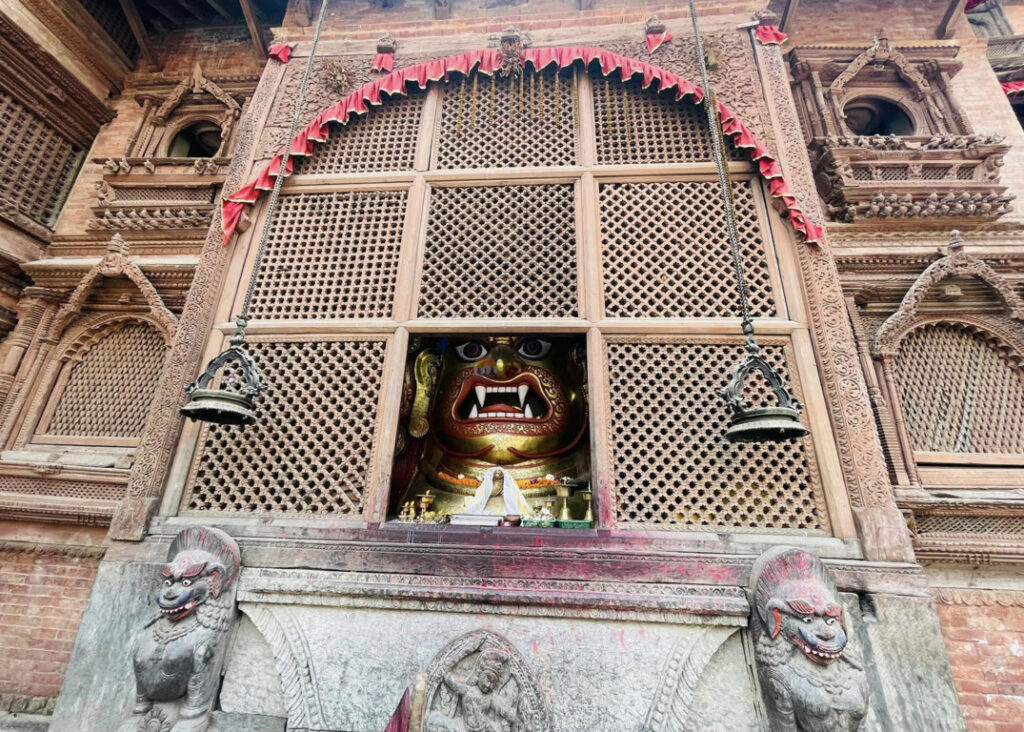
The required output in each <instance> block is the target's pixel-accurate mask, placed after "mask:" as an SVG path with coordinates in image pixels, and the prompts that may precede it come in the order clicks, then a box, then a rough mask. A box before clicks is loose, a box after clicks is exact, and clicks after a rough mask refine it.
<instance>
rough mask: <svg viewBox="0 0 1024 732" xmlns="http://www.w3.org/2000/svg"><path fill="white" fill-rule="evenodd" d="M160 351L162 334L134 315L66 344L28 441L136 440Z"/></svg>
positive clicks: (121, 442)
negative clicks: (35, 426) (76, 344)
mask: <svg viewBox="0 0 1024 732" xmlns="http://www.w3.org/2000/svg"><path fill="white" fill-rule="evenodd" d="M166 351H167V343H166V341H165V340H164V337H163V335H162V334H161V333H160V332H159V331H158V330H157V329H156V328H155V327H153V326H152V325H151V324H149V323H147V322H141V321H138V320H120V321H115V322H114V323H113V324H111V325H108V326H107V327H106V328H104V329H103V330H102V331H100V333H98V334H97V335H96V336H94V337H91V338H88V339H87V341H86V342H84V343H81V344H80V345H78V346H77V347H76V346H74V345H73V346H72V347H70V348H69V349H68V351H67V355H66V356H65V358H64V359H63V363H62V364H61V367H60V371H59V373H58V375H57V379H56V382H55V383H54V386H53V389H52V392H51V395H50V397H49V399H48V401H47V406H46V409H45V410H44V412H43V414H42V417H41V418H40V421H39V424H38V427H37V431H36V436H35V438H34V439H33V442H43V443H61V444H105V445H125V446H132V445H136V444H138V441H139V438H140V437H141V436H142V429H143V427H144V426H145V422H146V413H147V412H148V410H149V405H150V403H151V402H152V399H153V394H154V392H155V391H156V385H157V377H158V376H159V374H160V367H161V365H162V364H163V359H164V355H165V354H166Z"/></svg>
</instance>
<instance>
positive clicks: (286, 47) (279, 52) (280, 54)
mask: <svg viewBox="0 0 1024 732" xmlns="http://www.w3.org/2000/svg"><path fill="white" fill-rule="evenodd" d="M293 45H294V44H291V43H275V44H274V45H273V46H271V47H270V51H269V52H268V53H269V55H270V58H272V59H274V60H275V61H280V62H281V63H283V64H286V63H288V59H290V58H291V57H292V46H293Z"/></svg>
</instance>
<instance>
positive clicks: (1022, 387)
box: [894, 323, 1024, 453]
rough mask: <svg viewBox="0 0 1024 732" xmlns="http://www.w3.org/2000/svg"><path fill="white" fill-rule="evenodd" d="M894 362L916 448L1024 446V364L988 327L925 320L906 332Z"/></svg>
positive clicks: (1005, 449)
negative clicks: (980, 329) (985, 331)
mask: <svg viewBox="0 0 1024 732" xmlns="http://www.w3.org/2000/svg"><path fill="white" fill-rule="evenodd" d="M894 365H895V371H896V373H895V377H896V381H897V384H898V387H899V390H900V398H901V400H902V402H903V415H904V418H905V419H906V422H907V429H908V431H909V432H910V438H911V441H912V442H913V444H914V449H916V450H921V451H927V452H956V453H1022V452H1024V371H1022V370H1021V368H1020V367H1019V366H1018V365H1016V364H1014V363H1013V362H1011V361H1010V360H1009V359H1008V358H1007V357H1006V354H1005V353H1004V352H1003V351H1002V350H1000V349H999V348H998V347H996V345H995V344H993V343H992V342H991V341H990V340H988V339H986V338H985V337H984V336H983V335H981V334H979V333H977V332H974V331H971V330H968V329H966V328H963V327H958V326H956V325H951V324H946V323H937V324H932V325H925V326H923V327H921V328H918V329H916V330H914V331H913V332H911V333H910V334H909V335H907V336H906V338H904V339H903V342H902V343H901V344H900V351H899V354H898V355H897V356H896V358H895V361H894Z"/></svg>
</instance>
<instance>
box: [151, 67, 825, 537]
mask: <svg viewBox="0 0 1024 732" xmlns="http://www.w3.org/2000/svg"><path fill="white" fill-rule="evenodd" d="M291 103H292V100H291V99H290V98H286V97H285V96H282V98H280V99H279V100H278V101H277V102H276V104H277V105H278V107H281V108H284V106H282V105H285V106H286V105H290V104H291ZM287 108H288V109H290V106H288V107H287ZM275 113H276V112H275V110H271V112H270V116H271V118H273V117H274V115H275ZM730 155H731V157H732V158H733V159H732V161H731V162H730V166H731V171H732V176H733V179H734V181H735V199H736V205H737V208H738V215H739V224H740V235H741V238H742V249H743V256H744V259H745V263H746V268H747V285H748V288H749V294H750V300H751V304H752V307H753V310H754V312H755V314H756V316H757V317H758V318H759V321H758V333H759V335H760V336H761V338H762V339H763V342H764V344H765V347H766V353H767V355H768V356H769V357H770V358H771V359H773V361H774V362H775V363H776V364H777V365H778V366H779V367H780V368H781V369H782V370H783V371H784V372H785V373H786V375H787V379H788V380H789V382H790V383H791V384H792V385H793V386H794V389H795V390H796V391H797V393H798V394H802V396H803V398H804V399H805V400H806V401H808V402H809V403H812V404H817V406H816V407H815V408H816V409H818V410H819V412H818V413H819V414H823V413H824V412H823V410H822V407H821V404H820V402H815V400H816V399H820V397H818V396H816V395H817V394H819V391H820V390H819V388H818V387H817V385H816V384H815V382H814V380H815V379H816V378H817V377H816V375H815V374H816V371H815V368H814V365H813V356H812V354H811V352H810V345H809V343H810V340H809V339H808V338H807V337H806V332H807V328H808V326H807V323H806V321H805V320H804V317H805V316H804V315H803V313H804V309H803V306H802V305H799V306H797V307H794V303H801V302H802V294H801V290H800V286H799V285H797V284H796V283H798V282H799V279H798V277H799V275H798V274H797V269H796V267H795V264H794V262H793V259H792V256H793V255H792V251H791V247H792V246H793V243H792V239H791V235H790V233H789V230H788V229H787V228H786V226H785V224H779V219H777V218H776V216H775V214H774V212H773V211H772V210H771V208H770V207H769V206H768V205H767V200H766V193H765V189H764V187H763V185H762V183H761V180H760V178H759V177H758V176H757V174H756V170H755V169H754V167H753V166H752V165H751V164H750V162H749V161H747V160H745V159H741V156H740V155H738V154H734V153H730ZM710 156H711V148H710V138H709V135H708V133H707V131H706V130H705V128H704V124H703V120H702V117H701V112H700V110H699V109H695V108H694V107H693V106H692V105H688V104H687V103H679V104H676V103H674V102H671V101H669V100H668V99H666V98H665V97H663V96H659V95H658V94H657V93H656V92H655V91H652V90H647V91H643V90H640V89H639V88H637V86H636V85H632V84H630V85H626V86H623V85H621V84H619V83H618V82H614V83H611V82H607V81H606V80H605V79H604V77H602V76H601V75H600V74H593V75H591V74H587V73H585V72H584V71H583V69H582V68H580V67H577V68H576V69H575V70H573V72H571V73H570V72H569V71H568V70H566V71H562V72H560V73H559V74H557V75H556V74H554V73H552V72H550V71H548V72H545V73H543V74H531V73H529V72H528V73H527V74H526V75H525V77H524V78H523V80H522V81H521V82H520V81H519V80H518V79H513V80H507V79H502V78H494V79H492V78H489V77H485V76H481V77H479V78H477V77H475V76H470V77H469V78H465V79H464V78H460V77H458V76H457V75H456V76H455V77H454V78H453V79H452V80H451V81H450V82H447V83H443V82H442V83H437V84H434V85H432V86H431V87H430V88H429V90H428V91H427V92H426V93H425V94H419V95H410V96H409V97H402V98H399V99H394V100H390V101H388V102H386V103H385V104H384V105H383V106H382V107H381V108H376V107H375V108H373V109H371V110H370V112H369V113H368V114H367V115H366V116H365V117H360V118H358V119H356V120H354V121H353V123H352V124H351V125H350V126H348V127H346V128H338V129H335V130H333V131H332V137H331V140H330V141H329V142H328V143H326V144H324V145H322V146H320V147H319V148H318V150H317V152H316V154H314V156H313V157H312V158H311V159H310V160H305V161H300V162H298V164H297V168H296V174H295V175H293V176H292V177H290V178H289V179H288V181H287V183H286V185H285V187H284V189H283V192H282V197H281V201H280V207H279V209H278V212H277V214H276V216H275V220H274V222H273V225H272V227H271V234H270V238H269V241H268V245H267V249H266V256H265V258H264V260H263V263H262V266H261V269H260V271H259V272H258V273H257V278H256V282H257V284H256V289H255V297H254V300H253V307H254V309H253V318H252V320H251V321H250V325H249V330H250V332H251V333H252V334H253V336H252V337H253V341H254V345H253V352H254V355H255V357H256V359H257V361H258V362H259V363H260V366H261V368H262V369H263V372H264V375H265V376H266V377H267V379H268V380H269V382H270V387H269V391H268V392H267V393H266V394H265V395H264V396H263V397H261V400H260V406H259V410H260V417H259V422H258V423H257V424H256V425H253V426H252V427H249V428H245V429H237V428H220V427H208V426H198V425H194V424H189V425H188V426H187V427H186V430H185V433H184V436H183V441H182V449H181V452H180V457H179V464H180V467H181V470H178V471H174V475H175V476H176V477H174V478H172V485H171V489H172V491H178V495H179V496H180V504H179V505H180V508H179V510H180V511H181V512H183V513H185V514H188V515H203V516H205V515H209V514H231V515H237V514H242V515H245V514H256V515H266V516H307V517H315V518H318V519H330V518H334V519H340V520H346V521H348V520H352V521H357V522H360V523H367V522H380V521H384V520H387V519H388V518H389V516H388V515H387V514H386V511H387V505H388V495H387V490H388V488H387V486H388V483H389V478H390V477H391V474H392V459H393V455H394V454H395V444H396V439H399V440H400V439H402V436H401V435H400V434H399V432H400V429H401V424H400V420H399V410H400V404H401V400H402V391H403V390H402V384H403V378H404V371H405V368H406V365H407V359H408V353H409V348H410V343H413V342H417V341H422V340H423V339H429V338H443V337H444V336H447V335H454V334H458V335H460V336H466V335H472V334H486V335H503V334H504V335H518V334H523V333H531V334H533V333H550V334H552V335H556V334H557V335H563V336H565V335H572V336H574V337H575V338H576V339H579V340H580V342H582V340H583V339H584V337H585V340H586V348H585V356H584V357H585V359H586V361H587V367H588V368H587V373H588V378H589V399H590V423H589V434H590V435H591V438H590V459H591V463H592V464H591V466H590V472H591V474H592V475H604V476H607V480H608V482H607V483H606V484H605V485H603V486H600V487H597V486H595V488H596V489H597V501H598V503H599V506H598V508H599V509H600V510H599V511H598V512H599V513H601V512H602V511H603V516H604V517H605V518H603V519H602V520H603V521H605V525H607V526H608V527H618V528H621V529H644V530H647V529H670V530H671V529H677V530H678V529H682V530H693V529H716V528H717V529H720V528H744V529H773V530H791V531H792V530H795V531H801V532H806V531H811V532H819V533H826V532H828V531H830V530H831V528H832V519H831V518H830V514H829V508H828V504H827V502H826V500H825V498H824V496H825V494H826V492H827V491H829V490H833V491H839V490H842V487H841V486H839V485H837V484H836V483H835V481H836V480H838V479H837V478H831V479H828V480H831V483H829V482H828V480H826V479H825V478H824V477H823V475H824V471H822V470H820V468H819V460H821V459H823V458H821V457H819V456H821V455H823V454H825V453H827V452H828V451H833V452H832V453H831V454H833V455H834V449H835V448H834V445H833V444H832V442H831V438H830V435H829V434H828V433H827V431H826V432H824V433H823V432H822V431H821V430H820V429H816V431H815V435H814V437H813V438H807V439H804V440H801V441H798V442H795V443H791V444H787V445H782V446H771V445H767V446H755V447H750V446H746V447H726V446H725V445H724V444H723V442H722V431H723V425H724V424H725V420H726V412H725V409H724V406H723V404H722V403H721V401H720V399H719V397H718V396H717V392H716V390H717V389H718V388H720V387H721V386H723V385H724V384H725V382H726V381H727V379H728V377H729V374H730V372H731V369H732V368H733V367H734V366H735V365H736V363H737V362H738V361H739V359H740V357H741V355H742V346H741V339H740V337H739V336H740V327H739V317H738V316H739V311H738V302H737V296H736V292H735V285H734V284H733V283H732V274H731V267H730V260H729V253H728V248H727V240H726V233H725V228H724V220H723V217H722V213H721V203H720V201H719V200H718V194H717V193H716V185H717V184H716V182H715V181H716V179H715V177H714V171H713V168H712V167H711V166H709V164H708V163H709V161H710ZM651 165H656V166H657V167H646V166H651ZM261 205H262V204H261ZM262 215H263V214H262V213H260V212H259V210H258V211H257V214H256V218H257V220H256V221H255V223H254V225H253V226H252V227H251V229H250V231H249V232H247V233H245V234H243V235H242V238H241V239H240V245H239V247H238V250H237V257H238V260H237V261H236V262H235V270H233V271H235V272H238V273H239V275H238V277H237V280H235V281H234V283H233V287H231V288H229V291H228V292H227V293H226V294H225V298H226V300H225V302H224V305H223V308H222V312H224V313H227V312H229V311H230V312H232V313H233V312H237V310H238V307H239V306H240V304H241V299H242V297H243V294H244V287H245V283H246V281H247V277H248V271H249V270H250V268H251V267H252V266H253V261H254V259H253V258H254V256H255V241H256V234H257V233H258V231H259V230H260V228H261V226H262V223H261V217H262ZM769 228H771V230H772V231H771V232H769ZM776 242H781V243H782V245H781V246H780V247H779V249H778V250H776V246H777V244H776ZM780 262H783V263H786V264H785V265H784V266H780ZM786 272H788V273H789V274H785V273H786ZM790 278H793V279H790ZM784 291H785V293H786V294H785V296H784V295H783V292H784ZM229 331H230V328H229V327H228V326H227V325H226V324H225V325H224V326H223V328H221V329H220V331H218V333H216V334H215V335H214V337H213V339H212V340H211V342H210V344H209V346H208V356H212V355H213V354H215V353H216V352H217V351H218V350H220V349H221V348H222V347H223V345H224V343H225V341H224V339H225V338H226V337H227V336H228V335H229V334H230V333H229ZM794 334H800V335H799V336H796V335H794ZM808 380H809V381H808ZM806 384H810V385H811V388H804V386H805V385H806ZM810 411H811V410H810V409H809V411H808V414H810ZM807 418H808V419H809V417H807ZM831 475H835V472H832V473H831ZM602 501H603V504H601V502H602ZM602 505H603V508H602Z"/></svg>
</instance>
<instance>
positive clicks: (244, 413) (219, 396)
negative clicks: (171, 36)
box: [180, 0, 327, 426]
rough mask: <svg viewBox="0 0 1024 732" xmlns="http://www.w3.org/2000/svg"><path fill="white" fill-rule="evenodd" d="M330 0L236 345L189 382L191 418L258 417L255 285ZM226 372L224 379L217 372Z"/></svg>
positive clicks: (186, 410) (237, 421) (232, 421)
mask: <svg viewBox="0 0 1024 732" xmlns="http://www.w3.org/2000/svg"><path fill="white" fill-rule="evenodd" d="M326 10H327V2H326V0H324V2H322V3H320V16H319V17H318V19H317V22H316V33H315V34H314V35H313V46H312V48H311V49H310V52H309V58H308V59H307V60H306V70H305V72H304V73H303V75H302V82H301V84H300V85H299V92H298V94H297V95H296V97H295V112H294V113H293V114H292V124H291V129H290V130H289V132H288V138H287V139H288V140H289V142H288V144H286V145H285V148H284V152H283V153H282V155H281V167H280V168H279V173H278V175H277V177H276V178H275V179H274V188H273V190H272V191H271V192H270V200H269V201H267V215H266V217H265V220H264V223H263V232H262V234H261V235H260V242H259V245H258V246H257V248H256V258H255V261H254V262H253V267H252V274H250V275H249V285H248V287H247V288H246V291H245V300H243V301H242V309H241V312H240V313H239V315H238V317H237V318H236V319H235V324H236V325H237V328H236V330H235V333H234V335H232V336H231V345H230V347H228V349H227V350H225V351H223V352H221V353H220V354H219V355H218V356H217V357H216V358H214V359H213V360H212V361H210V363H209V364H207V366H206V369H205V370H204V371H203V373H201V374H200V375H199V378H197V379H196V380H195V381H193V382H192V383H191V384H189V385H188V386H186V387H185V393H186V394H188V396H189V401H188V403H187V404H185V406H183V407H182V408H181V409H180V411H181V413H182V414H183V415H185V416H186V417H188V418H189V419H194V420H197V421H199V422H211V423H213V424H227V425H240V426H244V425H249V424H252V423H253V422H255V421H256V397H257V396H259V393H260V392H261V391H262V390H263V379H262V377H261V376H260V371H259V368H258V367H257V366H256V361H255V360H254V359H253V357H252V355H251V354H250V353H249V349H248V348H247V347H246V343H245V327H246V325H248V323H249V306H250V305H251V304H252V295H253V290H254V289H255V287H256V277H257V276H258V274H259V271H260V265H261V264H262V263H263V254H264V252H265V251H266V248H267V239H268V237H269V236H270V228H271V226H272V224H273V220H274V211H275V210H276V209H277V201H278V198H280V196H281V186H282V185H283V184H284V179H285V175H284V171H286V170H287V169H288V159H289V158H290V157H291V142H290V141H291V140H293V139H295V135H296V133H297V132H298V131H299V120H300V118H301V117H302V109H303V105H304V104H305V101H306V89H307V88H308V86H309V79H310V76H311V75H312V70H313V59H315V58H316V48H317V45H318V44H319V43H320V31H321V29H322V28H323V25H324V17H325V15H326ZM218 374H220V381H219V383H218V381H217V376H218Z"/></svg>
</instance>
